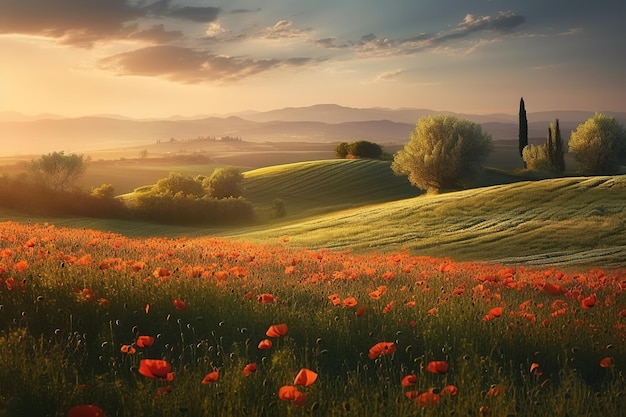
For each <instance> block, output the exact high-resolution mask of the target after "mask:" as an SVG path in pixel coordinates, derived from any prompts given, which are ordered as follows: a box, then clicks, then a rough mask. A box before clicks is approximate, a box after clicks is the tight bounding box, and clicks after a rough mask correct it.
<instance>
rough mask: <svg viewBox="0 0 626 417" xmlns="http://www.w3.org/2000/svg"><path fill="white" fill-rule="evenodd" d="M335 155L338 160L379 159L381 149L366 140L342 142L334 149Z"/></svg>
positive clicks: (381, 152)
mask: <svg viewBox="0 0 626 417" xmlns="http://www.w3.org/2000/svg"><path fill="white" fill-rule="evenodd" d="M335 155H336V156H337V157H338V158H368V159H380V158H381V157H382V155H383V148H382V147H381V146H380V145H379V144H377V143H373V142H368V141H366V140H360V141H357V142H352V143H346V142H342V143H340V144H339V145H337V147H336V148H335Z"/></svg>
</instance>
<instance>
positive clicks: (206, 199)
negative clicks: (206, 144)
mask: <svg viewBox="0 0 626 417" xmlns="http://www.w3.org/2000/svg"><path fill="white" fill-rule="evenodd" d="M86 168H87V161H85V158H84V156H83V155H77V154H65V153H64V152H52V153H50V154H47V155H43V156H42V157H40V158H39V159H37V160H33V161H31V163H30V164H29V165H28V168H27V170H26V172H25V173H23V174H20V175H16V176H9V175H3V176H2V177H0V206H2V207H4V208H8V209H12V210H16V211H22V212H27V213H33V214H43V215H58V216H68V215H69V216H85V217H96V218H117V219H136V220H152V221H158V222H164V223H170V224H233V223H246V222H251V221H253V219H254V210H253V208H252V204H251V203H250V202H249V201H248V200H247V199H245V198H244V197H243V189H242V186H241V182H242V180H243V175H242V174H241V173H240V172H239V170H237V169H236V168H233V167H223V168H217V169H215V170H214V171H213V172H212V173H211V174H210V175H208V176H197V177H195V178H194V177H190V176H185V175H182V174H179V173H170V175H169V176H168V177H166V178H163V179H161V180H159V181H157V183H156V184H155V185H153V186H146V187H142V189H140V190H136V192H135V198H134V199H132V200H129V201H125V200H122V199H120V198H117V197H116V195H115V189H114V187H113V186H112V185H111V184H102V185H101V186H99V187H95V188H93V189H91V190H89V191H86V190H83V189H81V188H79V187H78V186H77V182H78V180H79V179H80V177H81V176H82V175H83V174H84V172H85V170H86Z"/></svg>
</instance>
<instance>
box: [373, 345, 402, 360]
mask: <svg viewBox="0 0 626 417" xmlns="http://www.w3.org/2000/svg"><path fill="white" fill-rule="evenodd" d="M395 351H396V344H395V343H394V342H378V343H376V344H375V345H374V346H372V347H371V348H370V351H369V355H368V356H369V358H370V359H376V358H377V357H379V356H383V355H390V354H392V353H394V352H395Z"/></svg>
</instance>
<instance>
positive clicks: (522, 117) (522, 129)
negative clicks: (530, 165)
mask: <svg viewBox="0 0 626 417" xmlns="http://www.w3.org/2000/svg"><path fill="white" fill-rule="evenodd" d="M527 145H528V119H527V118H526V107H525V106H524V97H522V98H521V99H520V101H519V156H520V157H522V155H523V153H524V152H523V151H524V148H525V147H526V146H527ZM524 166H526V163H524Z"/></svg>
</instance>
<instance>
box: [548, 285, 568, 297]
mask: <svg viewBox="0 0 626 417" xmlns="http://www.w3.org/2000/svg"><path fill="white" fill-rule="evenodd" d="M543 290H544V291H545V292H547V293H548V294H550V295H554V296H559V295H561V294H563V293H566V292H567V289H565V288H563V287H561V286H560V285H555V284H551V283H549V282H546V283H545V284H544V286H543Z"/></svg>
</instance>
